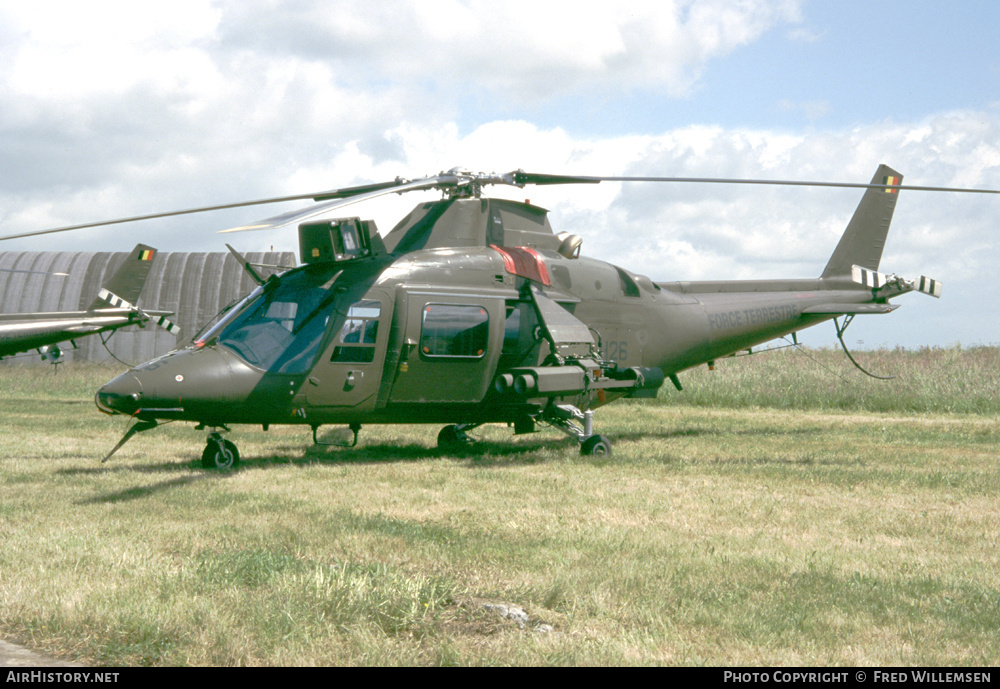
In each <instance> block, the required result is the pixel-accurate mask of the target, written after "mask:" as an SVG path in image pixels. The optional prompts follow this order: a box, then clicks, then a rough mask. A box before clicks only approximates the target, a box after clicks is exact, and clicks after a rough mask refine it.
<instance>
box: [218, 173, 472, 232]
mask: <svg viewBox="0 0 1000 689" xmlns="http://www.w3.org/2000/svg"><path fill="white" fill-rule="evenodd" d="M465 181H467V178H465V177H464V176H462V175H437V176H435V177H426V178H424V179H416V180H412V181H410V182H403V183H400V184H395V185H393V186H384V187H383V186H381V185H371V186H372V190H371V191H368V192H365V193H359V194H355V195H353V196H350V197H349V198H346V199H345V198H337V199H336V200H334V201H328V202H326V203H321V204H319V205H316V206H310V207H309V208H300V209H298V210H294V211H289V212H287V213H282V214H281V215H275V216H274V217H271V218H265V219H263V220H259V221H257V222H255V223H251V224H249V225H241V226H239V227H231V228H229V229H228V230H219V232H220V233H226V232H245V231H247V230H273V229H275V228H278V227H283V226H285V225H290V224H292V223H293V222H298V221H300V220H305V219H307V218H312V217H314V216H317V215H322V214H323V213H326V212H327V211H331V210H333V209H334V208H342V207H343V206H349V205H351V204H352V203H360V202H361V201H367V200H368V199H373V198H376V197H378V196H385V195H386V194H402V193H403V192H407V191H416V190H418V189H431V188H435V187H447V186H457V185H459V184H461V183H463V182H465ZM356 188H360V187H356Z"/></svg>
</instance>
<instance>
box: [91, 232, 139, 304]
mask: <svg viewBox="0 0 1000 689" xmlns="http://www.w3.org/2000/svg"><path fill="white" fill-rule="evenodd" d="M155 255H156V249H154V248H153V247H151V246H146V245H145V244H136V246H135V248H134V249H132V253H130V254H129V255H128V258H126V259H125V262H124V263H122V265H121V267H119V268H118V270H117V271H115V274H114V275H112V276H111V278H110V279H108V280H105V281H104V285H103V286H102V289H101V291H100V293H99V294H98V296H97V297H96V298H95V299H94V301H93V302H91V304H90V306H89V307H88V308H87V310H88V311H93V310H95V309H101V308H107V307H108V306H109V304H110V305H115V304H112V303H111V302H109V300H108V298H107V297H106V296H104V295H105V294H108V293H110V294H111V295H112V296H114V297H118V300H119V301H124V302H126V303H128V304H136V303H138V301H139V294H140V293H141V292H142V288H143V286H144V285H145V284H146V278H147V277H148V276H149V269H150V268H152V266H153V256H155Z"/></svg>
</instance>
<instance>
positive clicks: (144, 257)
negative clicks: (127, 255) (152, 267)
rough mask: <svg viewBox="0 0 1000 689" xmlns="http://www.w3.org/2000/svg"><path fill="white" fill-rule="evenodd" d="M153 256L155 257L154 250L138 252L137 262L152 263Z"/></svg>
mask: <svg viewBox="0 0 1000 689" xmlns="http://www.w3.org/2000/svg"><path fill="white" fill-rule="evenodd" d="M155 255H156V250H155V249H146V250H145V251H140V252H139V260H140V261H152V260H153V256H155Z"/></svg>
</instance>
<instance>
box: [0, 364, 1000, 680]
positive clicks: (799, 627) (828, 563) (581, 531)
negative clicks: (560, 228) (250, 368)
mask: <svg viewBox="0 0 1000 689" xmlns="http://www.w3.org/2000/svg"><path fill="white" fill-rule="evenodd" d="M858 356H859V358H866V357H867V359H866V360H865V361H864V363H865V365H866V366H869V367H870V368H872V369H876V370H877V369H881V371H884V370H887V369H888V370H893V371H896V372H898V373H899V374H900V377H899V379H897V381H892V382H888V383H885V382H878V381H874V380H870V379H868V378H865V377H864V376H862V375H861V374H859V373H857V372H856V371H855V370H854V369H853V367H851V366H850V364H849V363H846V365H845V362H844V361H843V356H842V355H841V354H838V353H836V352H825V351H822V350H820V351H816V350H810V351H807V352H805V353H802V352H794V351H785V352H777V353H773V354H769V355H766V356H759V357H747V358H741V359H731V360H723V361H720V362H718V365H717V367H716V371H714V372H708V371H707V370H705V369H700V370H697V371H691V372H688V373H687V374H683V375H682V381H683V382H684V384H685V391H684V392H683V393H677V392H676V391H674V390H673V389H672V388H671V389H670V390H664V391H662V392H661V394H660V397H659V399H657V400H653V401H643V402H620V403H617V404H614V405H609V406H608V407H606V408H603V409H601V410H599V412H598V413H597V415H596V420H597V425H598V428H599V430H600V432H602V433H604V434H606V435H607V436H609V437H610V438H612V439H613V441H614V454H613V455H612V456H610V457H581V456H580V455H579V454H578V451H577V448H576V446H575V444H574V443H573V442H571V441H568V440H566V439H564V438H563V437H562V436H561V435H559V434H555V433H553V432H544V433H538V434H534V435H527V436H517V437H514V436H511V435H510V434H509V431H507V429H505V428H500V427H488V428H482V429H477V431H476V434H477V435H478V436H479V437H480V439H481V441H482V442H481V443H480V444H479V445H478V446H476V447H474V448H472V449H470V450H469V451H467V452H466V453H464V454H460V455H449V454H444V453H442V452H440V451H438V450H437V449H436V448H435V447H434V439H435V437H436V434H437V431H438V428H437V427H432V426H426V427H422V426H416V427H413V426H398V427H397V426H385V427H365V428H364V430H363V431H362V435H361V443H360V444H359V446H358V447H357V448H356V449H354V450H339V449H330V448H322V447H312V446H311V441H310V434H309V432H308V430H307V429H299V428H286V427H285V428H272V429H271V430H270V431H269V432H267V433H264V432H263V431H261V430H260V429H259V428H250V427H238V428H235V429H234V431H233V433H232V434H230V436H229V437H230V439H232V440H234V441H235V442H236V443H237V444H238V445H239V446H240V451H241V454H242V456H243V460H244V463H243V465H242V467H241V468H240V470H238V471H235V472H232V473H215V472H207V471H203V470H202V469H201V468H200V461H199V460H200V454H201V448H202V445H203V443H204V432H197V431H193V428H192V427H191V426H190V425H180V424H171V425H167V426H164V427H162V428H158V429H156V430H153V431H151V432H149V433H145V434H142V435H140V436H138V437H136V438H134V439H133V440H132V441H131V442H130V443H129V444H128V445H126V446H125V447H124V448H123V449H122V450H121V451H120V452H119V453H118V454H117V455H115V456H114V457H113V458H112V459H111V460H110V462H109V463H107V464H103V465H102V464H101V463H100V458H101V457H102V456H103V455H104V454H105V453H106V452H107V451H108V449H110V447H111V446H113V445H114V443H115V442H117V440H118V438H119V437H120V436H121V434H122V433H123V432H124V430H125V424H124V421H123V420H122V419H120V418H110V417H106V416H103V415H101V414H99V413H97V412H96V410H95V408H94V406H93V401H92V398H93V392H94V391H95V389H96V387H97V386H98V385H99V384H100V383H101V382H103V381H104V380H106V379H108V378H110V377H111V376H112V375H114V373H115V371H114V370H112V369H107V368H95V367H84V366H78V367H74V368H70V367H68V366H64V367H60V369H59V371H58V373H57V374H55V375H53V374H52V372H51V370H50V369H48V368H45V367H5V368H0V384H2V385H3V386H4V389H5V391H7V394H5V395H4V399H3V400H2V401H0V411H2V413H3V419H4V423H3V425H2V426H0V443H2V444H0V491H2V495H3V499H2V501H0V637H2V638H6V639H8V640H11V641H19V642H22V643H27V644H28V645H30V646H32V647H35V648H39V649H43V650H47V651H49V652H52V653H57V654H59V655H61V656H64V657H67V658H73V659H76V660H80V661H83V662H87V663H94V664H101V665H648V664H711V665H721V664H725V665H995V664H996V663H997V662H998V660H1000V657H998V656H1000V651H998V650H997V649H1000V639H998V636H1000V631H998V629H1000V627H998V626H997V624H996V620H997V619H998V618H1000V555H998V552H1000V548H998V547H997V546H998V543H997V541H998V538H1000V537H998V535H997V529H996V524H997V522H998V517H1000V503H997V500H996V496H997V494H998V491H1000V467H998V463H997V456H998V454H1000V416H998V409H997V401H996V399H995V397H996V396H995V395H994V391H995V388H996V386H997V377H998V373H997V372H998V371H1000V352H998V351H997V350H994V349H985V348H984V349H975V350H957V349H955V350H926V351H922V352H869V353H861V354H859V355H858ZM881 371H880V372H881ZM727 391H728V392H727ZM904 393H905V394H904ZM900 398H905V401H900ZM499 602H504V603H511V604H515V605H518V606H520V607H522V608H524V609H525V610H526V611H527V612H528V615H529V616H530V622H529V624H527V625H525V626H524V627H522V626H519V625H518V624H517V623H515V622H514V621H512V620H509V619H505V618H503V617H502V616H500V615H499V614H498V613H497V612H496V611H495V610H493V609H490V608H488V607H484V605H483V604H484V603H499ZM541 625H548V626H541ZM547 630H548V631H547Z"/></svg>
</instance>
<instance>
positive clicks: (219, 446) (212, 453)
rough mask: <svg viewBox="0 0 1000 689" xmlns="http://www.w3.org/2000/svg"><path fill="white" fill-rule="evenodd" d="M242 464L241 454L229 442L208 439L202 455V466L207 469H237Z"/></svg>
mask: <svg viewBox="0 0 1000 689" xmlns="http://www.w3.org/2000/svg"><path fill="white" fill-rule="evenodd" d="M239 463H240V452H239V450H237V449H236V445H235V444H234V443H232V442H231V441H229V440H221V439H219V440H216V439H214V438H209V439H208V444H207V445H205V451H204V452H202V453H201V465H202V466H203V467H204V468H206V469H223V470H229V469H235V468H236V467H237V466H239Z"/></svg>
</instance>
